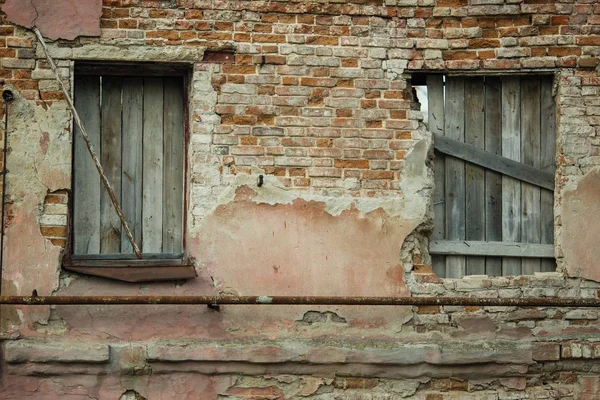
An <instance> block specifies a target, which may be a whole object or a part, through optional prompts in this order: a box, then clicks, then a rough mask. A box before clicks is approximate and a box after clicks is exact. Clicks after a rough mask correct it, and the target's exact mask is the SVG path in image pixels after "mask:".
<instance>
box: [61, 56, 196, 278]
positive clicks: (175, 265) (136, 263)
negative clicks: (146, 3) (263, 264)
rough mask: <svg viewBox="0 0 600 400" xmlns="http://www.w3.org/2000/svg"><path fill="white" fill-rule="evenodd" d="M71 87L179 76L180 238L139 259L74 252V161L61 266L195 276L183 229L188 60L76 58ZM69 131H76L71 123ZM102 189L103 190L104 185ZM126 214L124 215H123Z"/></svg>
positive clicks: (116, 273)
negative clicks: (174, 248) (87, 81)
mask: <svg viewBox="0 0 600 400" xmlns="http://www.w3.org/2000/svg"><path fill="white" fill-rule="evenodd" d="M73 71H74V79H73V82H74V84H73V87H72V89H71V92H72V94H73V93H74V89H75V85H76V84H77V77H78V76H82V75H83V76H121V77H132V76H135V77H160V78H166V77H180V78H182V84H183V99H182V101H183V146H184V148H183V187H182V197H183V204H182V208H183V209H182V238H181V246H182V252H181V253H158V254H155V253H142V258H141V259H138V258H137V257H136V256H135V254H127V253H123V254H90V255H76V254H74V248H73V243H74V218H73V216H74V201H73V199H74V188H75V173H74V171H75V163H74V162H72V167H71V187H72V188H73V189H72V190H71V191H70V194H69V214H68V215H69V218H68V222H67V228H68V237H67V247H66V249H65V256H64V258H63V263H62V265H63V268H65V269H67V270H70V271H74V272H79V273H83V274H88V275H95V276H101V277H105V278H109V279H116V280H121V281H126V282H147V281H163V280H182V279H190V278H194V277H195V276H196V272H195V268H194V266H193V264H192V262H191V260H190V259H189V258H188V257H187V256H186V254H187V251H186V247H187V246H186V245H187V243H186V239H187V238H186V231H187V213H186V210H187V208H188V191H189V183H188V182H189V179H188V174H189V171H188V160H189V154H188V150H189V116H190V103H189V91H190V90H189V87H190V82H191V77H192V73H193V64H191V63H158V62H104V61H86V60H83V61H76V62H75V66H74V69H73ZM71 127H72V128H71V132H72V135H73V137H74V135H76V134H77V132H76V131H75V129H74V125H73V124H72V125H71ZM71 151H72V153H71V156H72V161H74V156H75V140H73V142H72V149H71ZM101 190H106V189H105V188H104V187H102V188H101ZM126 217H127V215H126Z"/></svg>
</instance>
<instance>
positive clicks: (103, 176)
mask: <svg viewBox="0 0 600 400" xmlns="http://www.w3.org/2000/svg"><path fill="white" fill-rule="evenodd" d="M32 30H33V32H34V33H35V35H36V36H37V38H38V41H39V42H40V44H41V45H42V48H43V49H44V53H45V54H46V59H47V60H48V63H49V64H50V68H51V69H52V71H53V72H54V75H55V77H56V80H57V81H58V83H59V85H60V88H61V89H62V92H63V94H64V95H65V98H66V99H67V104H68V105H69V108H70V109H71V111H72V112H73V119H74V120H75V124H77V126H78V127H79V132H80V133H81V136H82V138H83V141H84V142H85V145H86V146H87V149H88V151H89V152H90V156H91V157H92V160H93V161H94V165H95V166H96V169H97V170H98V173H99V174H100V179H101V180H102V183H103V184H104V187H105V188H106V191H107V192H108V196H109V197H110V201H111V202H112V205H113V207H114V208H115V211H116V212H117V214H118V216H119V219H120V220H121V225H123V229H124V230H125V233H126V234H127V238H128V239H129V242H130V243H131V247H132V248H133V252H134V253H135V255H136V256H137V257H138V258H142V252H141V251H140V248H139V247H138V245H137V244H136V243H135V239H134V238H133V234H132V233H131V229H130V228H129V225H128V224H127V221H126V220H125V215H124V214H123V210H122V209H121V206H120V205H119V201H118V200H117V197H116V196H115V192H114V190H113V188H112V186H111V185H110V182H109V181H108V178H107V177H106V174H105V173H104V168H102V164H100V160H98V157H97V156H96V152H95V151H94V148H93V146H92V143H91V142H90V138H89V136H88V134H87V131H86V130H85V128H84V127H83V123H82V122H81V119H80V118H79V114H78V113H77V110H76V109H75V105H74V104H73V100H72V99H71V95H70V94H69V91H68V90H67V88H66V86H65V83H64V82H63V80H62V79H61V78H60V75H59V74H58V70H57V68H56V64H54V60H53V59H52V56H51V55H50V51H48V46H47V45H46V41H45V40H44V37H43V36H42V33H41V32H40V30H39V29H38V28H37V27H36V26H34V27H33V28H32Z"/></svg>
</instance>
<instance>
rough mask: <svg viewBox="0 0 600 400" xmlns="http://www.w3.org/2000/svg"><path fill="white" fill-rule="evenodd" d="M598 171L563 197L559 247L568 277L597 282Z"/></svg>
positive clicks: (599, 248)
mask: <svg viewBox="0 0 600 400" xmlns="http://www.w3.org/2000/svg"><path fill="white" fill-rule="evenodd" d="M598 199H600V168H596V169H593V170H591V171H590V172H588V173H587V174H586V175H585V176H584V177H583V178H582V179H581V180H580V181H579V183H578V184H577V187H576V188H575V189H572V190H569V191H566V192H565V194H564V196H563V211H562V224H563V229H562V247H563V253H564V255H565V261H566V267H567V272H568V274H569V276H573V277H582V278H585V279H591V280H594V281H596V282H600V268H598V267H599V266H600V246H598V237H600V201H598Z"/></svg>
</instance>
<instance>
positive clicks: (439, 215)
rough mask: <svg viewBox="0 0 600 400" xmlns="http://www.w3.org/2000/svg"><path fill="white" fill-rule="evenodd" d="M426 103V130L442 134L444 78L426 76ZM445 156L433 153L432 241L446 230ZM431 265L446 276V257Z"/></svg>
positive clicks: (439, 237) (441, 275)
mask: <svg viewBox="0 0 600 400" xmlns="http://www.w3.org/2000/svg"><path fill="white" fill-rule="evenodd" d="M427 103H428V114H429V115H428V117H429V118H428V125H429V126H428V129H429V131H430V132H432V133H438V134H440V135H443V134H444V76H443V75H427ZM445 164H446V160H445V155H444V154H443V153H440V152H439V151H436V152H435V160H434V164H433V165H434V179H435V188H434V194H433V204H434V205H433V212H434V221H433V226H434V231H433V236H432V238H433V239H437V240H440V239H445V237H446V235H445V233H446V232H445V230H446V206H445V196H444V187H445V185H444V182H445V176H444V175H445V174H444V171H445ZM431 263H432V268H433V272H434V273H435V274H436V275H437V276H439V277H441V278H443V277H445V276H446V257H444V256H436V255H434V256H432V257H431Z"/></svg>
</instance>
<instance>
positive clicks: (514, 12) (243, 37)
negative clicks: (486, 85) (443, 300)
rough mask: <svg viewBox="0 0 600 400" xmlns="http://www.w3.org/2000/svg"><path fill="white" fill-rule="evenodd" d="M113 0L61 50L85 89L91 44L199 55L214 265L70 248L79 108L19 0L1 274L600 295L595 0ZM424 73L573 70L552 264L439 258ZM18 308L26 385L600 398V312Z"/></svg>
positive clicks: (248, 289)
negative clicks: (72, 254) (145, 262)
mask: <svg viewBox="0 0 600 400" xmlns="http://www.w3.org/2000/svg"><path fill="white" fill-rule="evenodd" d="M2 3H4V2H2ZM102 3H103V4H102V17H101V19H100V27H101V35H100V36H99V37H79V38H77V39H74V40H72V41H67V40H58V41H49V47H50V49H51V53H52V55H53V57H54V58H55V59H56V61H57V63H58V66H59V70H60V74H61V76H62V77H63V78H64V79H65V80H66V81H68V82H69V84H70V86H72V85H73V84H75V85H77V80H76V79H75V77H74V76H75V67H76V65H77V64H78V63H79V62H81V61H86V63H88V64H89V63H94V62H105V61H111V62H114V63H117V64H118V63H126V62H127V63H129V62H137V63H139V62H154V63H162V64H165V65H167V64H169V63H177V64H178V65H186V66H187V67H188V68H189V79H188V81H189V82H187V90H188V95H187V100H188V102H187V104H186V108H187V111H188V114H189V115H188V117H189V118H188V120H187V121H186V126H187V129H188V130H187V140H186V149H185V150H186V154H187V159H186V160H187V165H186V179H185V182H186V188H185V198H186V203H185V206H186V208H185V209H184V218H185V234H184V236H185V249H186V255H187V256H189V257H190V258H191V259H193V260H194V262H195V267H196V270H197V273H198V277H197V278H196V279H193V280H190V281H187V282H185V283H182V282H169V283H148V284H129V283H123V282H118V281H113V280H107V279H102V278H96V277H91V276H86V275H79V274H75V273H69V272H67V271H65V270H62V269H61V262H62V257H63V251H65V247H66V248H68V246H67V245H68V234H67V233H68V226H69V223H68V220H69V212H68V210H69V209H70V204H68V203H69V199H70V197H69V193H70V190H71V188H72V152H73V137H72V132H73V129H72V115H71V113H70V111H69V109H68V107H67V105H66V102H65V101H64V98H63V95H62V93H61V92H60V89H59V86H58V83H57V82H56V80H55V79H54V75H53V74H52V71H51V70H50V69H49V66H48V63H47V61H46V58H45V56H44V53H43V51H42V48H41V46H40V45H39V44H38V42H37V40H36V39H35V36H34V35H33V33H32V32H31V31H30V30H28V29H26V28H23V27H20V26H17V25H15V24H12V23H10V22H8V20H7V16H6V14H1V15H2V25H1V26H0V35H1V36H0V58H1V69H0V79H2V87H3V89H9V90H12V91H13V92H14V94H15V101H14V102H13V103H11V104H10V105H9V107H8V110H9V111H8V112H9V115H8V146H9V152H8V155H7V166H8V171H9V172H8V175H7V187H6V193H5V201H6V218H5V226H6V237H5V242H4V245H5V250H4V259H3V265H2V295H29V294H31V293H32V292H33V291H34V290H35V291H37V293H38V294H39V295H53V294H59V295H74V296H76V295H94V294H95V295H125V294H127V295H141V294H152V295H162V294H164V295H216V294H240V295H312V296H317V295H331V296H337V295H350V296H440V297H441V296H450V297H469V296H472V297H498V298H516V297H581V298H598V297H600V295H599V289H600V283H598V282H600V272H598V271H600V262H599V261H598V260H600V250H598V246H597V243H596V242H597V238H598V237H599V236H598V235H600V217H599V216H600V213H599V211H600V204H598V197H597V196H598V194H599V193H600V177H599V175H600V139H599V137H600V136H597V132H599V127H600V77H599V76H598V70H597V67H598V61H599V58H598V57H600V4H597V2H596V1H593V0H561V1H550V0H437V1H435V0H385V1H383V0H381V1H378V0H365V1H360V0H350V1H333V0H331V1H326V0H319V1H292V0H278V1H245V0H234V1H219V0H213V1H209V0H103V1H102ZM64 18H75V17H74V16H67V15H65V16H64ZM222 52H230V53H232V54H233V55H232V60H231V61H232V62H229V61H226V62H222V60H221V61H219V60H217V58H218V55H215V53H222ZM424 72H429V73H431V72H439V73H447V74H455V75H464V76H472V75H486V76H487V75H502V76H505V75H506V76H514V75H519V74H551V75H553V76H554V90H553V92H554V99H555V103H556V134H557V136H556V139H557V154H556V160H557V164H556V171H557V172H556V185H557V186H556V189H555V254H556V259H557V263H558V270H557V272H547V273H537V274H535V275H533V276H518V277H487V276H471V277H466V278H464V279H440V278H438V277H437V276H435V275H434V274H433V273H432V272H431V267H430V265H431V257H430V255H429V252H428V241H429V238H430V236H431V230H432V219H433V214H432V213H433V202H432V195H433V168H432V161H431V160H432V156H433V150H432V136H431V134H430V133H429V132H428V131H427V126H426V125H425V124H424V123H423V122H422V119H423V117H422V115H421V111H420V108H419V105H418V103H417V99H416V98H415V97H414V95H413V90H412V87H411V77H412V76H414V74H417V73H424ZM0 108H2V110H0V113H1V114H2V118H3V119H4V107H0ZM259 175H263V176H264V185H261V186H260V187H259V186H258V185H257V182H258V177H259ZM0 310H1V314H0V318H1V321H0V322H1V327H2V330H1V331H0V338H1V339H2V340H3V341H2V353H1V354H2V364H1V365H0V368H1V369H0V374H1V377H2V382H1V385H0V397H1V398H6V399H25V398H32V399H33V398H35V399H56V398H61V399H88V398H98V399H115V400H116V399H133V398H148V399H284V398H285V399H291V398H293V399H301V398H310V399H349V398H352V399H397V398H415V399H423V400H447V399H490V400H491V399H494V400H500V399H595V398H599V397H600V378H599V372H598V371H599V369H600V364H599V363H598V362H597V360H598V359H600V326H599V325H600V323H599V321H598V317H599V314H598V310H596V309H578V308H573V309H571V308H552V307H540V308H517V307H450V306H440V307H437V306H435V307H391V306H383V307H370V306H365V307H358V306H336V307H326V306H315V307H312V306H311V307H309V306H223V307H221V310H220V312H215V311H213V310H210V309H207V308H205V307H199V306H56V307H47V306H37V307H33V306H2V307H1V308H0ZM136 396H138V397H136Z"/></svg>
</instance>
